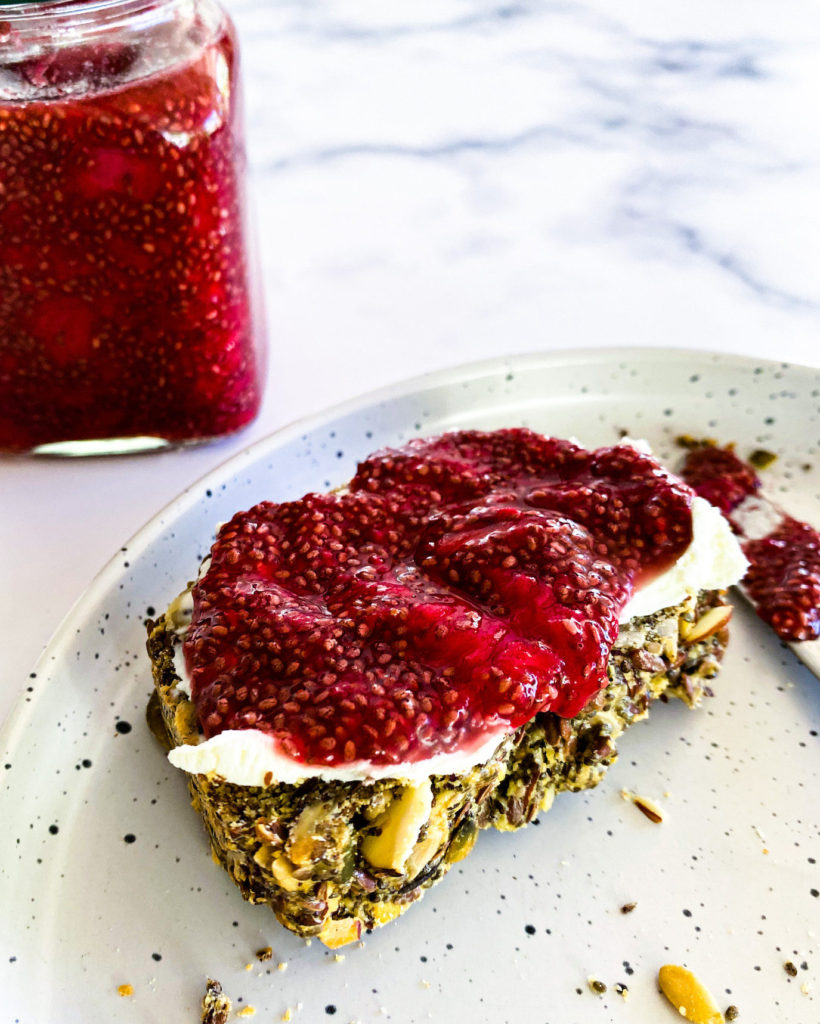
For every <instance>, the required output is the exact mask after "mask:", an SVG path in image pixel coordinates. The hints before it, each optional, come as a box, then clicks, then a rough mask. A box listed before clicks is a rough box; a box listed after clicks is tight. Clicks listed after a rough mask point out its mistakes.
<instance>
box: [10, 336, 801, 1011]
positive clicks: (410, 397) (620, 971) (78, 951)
mask: <svg viewBox="0 0 820 1024" xmlns="http://www.w3.org/2000/svg"><path fill="white" fill-rule="evenodd" d="M818 396H820V373H818V372H817V371H813V370H808V369H804V368H799V367H789V366H783V365H779V364H774V363H768V364H765V365H761V364H758V363H753V362H751V361H747V360H744V359H742V358H735V357H725V356H709V355H704V354H702V353H698V354H696V353H686V352H669V351H666V352H660V351H650V350H633V351H628V352H615V351H612V350H602V351H583V352H573V353H558V354H552V355H536V356H524V357H521V358H518V359H512V360H504V361H496V362H491V363H482V364H478V365H473V366H468V367H464V368H460V369H456V370H451V371H447V372H445V373H440V374H436V375H434V376H430V377H427V378H424V379H421V380H416V381H413V382H410V383H408V384H406V385H402V386H399V387H397V388H394V389H391V390H388V391H385V392H382V393H379V394H376V395H372V396H369V397H366V398H364V399H362V400H359V401H356V402H353V403H349V404H347V405H345V406H342V407H340V408H338V409H335V410H333V411H331V412H330V413H328V414H327V415H326V416H323V417H321V418H317V419H313V420H311V421H309V422H306V423H302V424H298V425H296V426H295V427H291V428H289V429H287V430H284V431H281V432H279V433H278V434H275V435H274V436H272V437H270V438H268V439H266V440H264V441H262V442H260V443H259V444H257V445H255V446H254V447H252V448H251V449H250V450H248V451H247V452H245V453H243V454H241V455H240V456H238V457H237V458H234V459H232V460H231V461H230V462H228V463H227V464H225V465H224V466H222V467H220V468H219V469H217V470H216V471H215V472H214V473H212V474H211V475H210V476H208V477H207V478H206V479H204V480H203V481H201V482H200V483H199V484H197V485H195V486H194V487H193V488H191V489H190V490H188V491H186V492H185V493H184V494H183V495H182V496H181V497H180V498H179V499H178V500H177V501H175V502H174V503H173V504H172V505H170V506H169V507H168V508H166V509H165V510H164V511H163V512H161V513H160V514H159V515H158V516H157V518H156V519H154V520H153V521H152V522H151V523H149V524H148V526H146V527H145V529H144V530H142V531H141V532H140V533H139V534H138V535H137V536H136V537H135V538H134V539H133V540H132V541H131V542H130V543H129V544H128V545H127V546H126V547H124V548H123V549H122V551H121V552H120V553H119V554H118V555H117V556H116V558H115V559H114V560H113V561H112V562H111V563H110V564H109V566H108V567H107V568H106V569H105V570H104V571H103V573H102V574H101V575H100V576H99V577H98V578H97V579H96V580H95V581H94V583H93V584H92V586H91V588H90V590H89V591H88V593H87V594H86V596H85V597H84V598H83V600H82V601H81V602H80V603H79V604H78V605H77V607H76V608H75V609H74V610H73V611H72V613H71V614H70V615H69V617H68V619H67V620H66V621H65V622H64V623H63V625H62V627H61V628H60V630H59V631H58V633H57V635H56V636H55V638H54V639H53V641H52V642H51V644H50V646H49V648H48V650H47V651H46V653H45V654H44V656H43V658H42V660H41V662H40V663H39V665H38V666H37V669H36V672H35V673H34V674H33V676H32V680H31V692H30V693H29V695H28V696H27V698H26V701H25V703H24V704H22V705H21V706H20V707H19V708H18V709H17V711H16V713H15V715H14V716H13V717H12V719H11V720H10V721H9V723H8V724H7V726H6V728H5V730H4V732H3V734H2V738H1V739H0V751H2V754H0V777H1V778H2V793H0V822H2V829H0V919H1V920H2V926H0V1006H2V1013H0V1016H1V1017H2V1019H3V1021H9V1022H12V1021H14V1022H18V1021H19V1022H21V1024H23V1022H25V1024H45V1022H52V1024H56V1022H60V1024H74V1022H77V1024H95V1022H106V1024H109V1022H120V1021H122V1022H130V1024H133V1022H138V1021H140V1022H141V1021H152V1022H153V1021H158V1022H170V1021H173V1022H174V1024H184V1022H186V1021H187V1022H191V1024H193V1022H194V1021H198V1020H199V1014H198V1007H199V1001H200V999H201V996H202V993H203V990H204V983H205V978H206V976H208V975H210V976H211V977H215V978H218V979H219V980H220V981H221V982H222V984H223V986H224V988H225V990H226V992H227V993H228V994H229V995H230V996H231V997H232V999H233V1001H234V1007H235V1008H236V1009H239V1010H242V1009H243V1008H245V1007H247V1008H248V1009H247V1011H246V1012H247V1016H248V1017H249V1018H250V1017H252V1016H253V1014H252V1011H251V1009H250V1008H251V1007H253V1008H255V1019H258V1020H260V1021H266V1022H270V1021H278V1020H280V1019H283V1015H285V1014H286V1011H287V1010H288V1008H290V1010H291V1013H292V1015H293V1020H294V1021H305V1022H310V1024H316V1022H320V1021H324V1020H328V1021H329V1020H331V1019H333V1020H334V1021H342V1022H345V1024H347V1022H350V1021H368V1022H369V1021H379V1020H388V1021H394V1022H401V1024H410V1022H415V1021H418V1022H421V1021H428V1020H433V1021H448V1022H449V1021H454V1022H455V1021H470V1022H475V1024H479V1022H493V1024H502V1022H505V1021H509V1022H512V1021H515V1022H523V1021H526V1022H533V1024H597V1022H606V1021H624V1022H626V1021H629V1022H630V1024H649V1022H651V1024H660V1022H663V1021H667V1020H668V1021H669V1022H670V1024H672V1022H673V1021H674V1020H676V1019H679V1018H678V1017H677V1014H676V1013H675V1011H674V1010H673V1009H672V1008H671V1007H670V1006H669V1005H668V1004H667V1003H666V1002H665V1000H664V999H663V997H662V996H660V995H659V994H658V990H657V986H656V976H657V971H658V968H659V967H660V966H661V965H662V964H664V963H667V962H674V963H682V964H685V965H687V966H688V967H690V968H691V969H692V970H694V971H695V972H696V973H697V975H699V976H700V977H701V978H702V980H703V981H704V982H705V983H706V984H707V985H708V986H709V987H710V988H711V990H712V992H713V993H714V995H715V997H716V998H717V1001H718V1003H719V1004H720V1005H721V1006H722V1007H724V1008H725V1007H727V1006H729V1005H730V1004H735V1005H736V1006H738V1007H739V1009H740V1013H741V1017H740V1019H741V1020H749V1021H788V1022H789V1024H817V1021H818V1020H820V1002H818V996H817V994H816V992H817V990H820V977H818V973H820V957H819V956H818V950H817V937H816V932H817V930H818V926H820V898H819V897H818V890H820V868H819V867H818V864H817V861H818V859H820V833H819V832H818V825H819V824H820V809H819V808H820V805H818V792H820V741H818V729H820V683H818V681H817V680H816V679H815V678H814V677H812V676H810V675H809V674H808V672H807V671H806V670H805V669H803V668H802V667H801V666H800V665H799V663H798V662H797V661H796V659H795V658H794V656H793V655H792V654H791V652H790V651H788V650H787V649H785V648H783V647H782V646H781V645H780V644H779V643H778V642H777V641H776V640H775V639H774V638H773V637H772V636H771V635H770V634H769V633H768V632H767V630H766V629H765V628H764V627H763V626H762V625H760V624H759V623H758V622H757V621H756V620H755V619H754V618H753V617H752V616H751V615H750V614H748V613H747V612H746V611H745V609H739V611H738V613H737V614H736V616H735V620H736V621H735V624H734V636H733V640H732V644H731V647H730V650H729V653H728V656H727V659H726V664H725V668H724V671H723V673H722V675H721V677H720V678H719V680H718V682H717V685H716V686H715V691H716V692H715V697H714V698H713V699H711V700H710V701H709V702H708V703H707V705H706V707H704V708H703V709H702V710H701V711H699V712H697V713H692V712H688V711H687V710H686V709H685V708H684V707H682V706H678V705H677V704H670V705H668V706H663V705H662V706H659V707H657V708H656V709H655V710H654V712H653V714H652V716H651V719H650V721H649V722H648V723H646V724H642V725H639V726H637V727H635V728H634V729H633V730H631V731H630V733H629V734H628V735H627V736H626V737H625V739H624V741H623V742H622V744H621V758H620V761H619V762H618V764H617V765H616V766H615V767H614V768H613V770H612V771H611V772H610V774H609V776H608V778H607V779H606V781H605V782H604V783H603V784H602V785H601V786H600V787H599V788H598V789H597V790H595V791H593V792H590V793H587V794H582V795H570V794H567V795H564V796H561V797H559V798H558V800H557V801H556V804H555V807H554V808H553V810H552V811H551V812H550V813H549V814H548V815H542V817H541V820H540V821H538V822H537V823H536V824H535V825H533V826H531V827H529V828H527V829H525V830H524V831H522V832H519V833H517V834H514V835H510V834H484V835H482V836H481V839H480V841H479V843H478V845H477V847H476V849H475V850H474V851H473V853H472V854H471V855H470V857H469V858H467V860H466V861H465V862H464V863H463V864H460V865H458V866H457V867H456V868H455V869H454V870H453V871H452V872H451V873H450V875H449V876H448V877H447V878H446V879H445V881H444V882H443V883H442V884H441V885H439V886H438V887H437V888H435V889H434V890H433V891H431V892H430V893H428V894H427V896H426V897H425V899H424V900H423V901H422V902H421V903H420V904H417V905H416V906H414V907H412V908H411V909H410V910H409V911H408V913H407V914H406V915H405V916H404V917H403V918H402V919H401V920H399V921H398V922H396V923H394V924H392V925H390V926H389V927H387V928H384V929H382V930H380V931H379V932H376V933H374V934H373V935H371V936H368V937H367V938H366V939H365V941H364V942H363V943H362V944H361V945H359V946H353V947H352V948H349V949H346V950H345V951H344V955H343V956H334V954H333V953H331V952H328V951H327V950H326V949H325V948H324V947H323V946H321V945H320V944H319V943H318V942H313V943H312V944H311V945H307V944H306V943H305V942H303V941H302V940H300V939H297V938H295V937H294V936H292V935H290V934H289V933H287V932H286V931H284V930H283V929H282V928H281V927H280V926H279V925H278V924H277V922H276V920H275V918H274V917H273V915H272V914H271V913H270V912H269V911H268V910H266V909H265V908H263V907H251V906H249V905H247V904H245V903H243V901H242V899H241V897H240V895H239V893H238V891H237V890H236V889H235V888H234V886H233V884H232V883H231V882H230V881H229V879H228V877H227V875H226V874H225V873H224V871H223V870H222V869H221V868H220V867H218V866H217V865H216V864H214V863H213V861H212V860H211V857H210V854H209V851H208V848H207V843H206V841H205V837H204V834H203V831H202V827H201V825H200V822H199V819H198V818H197V816H196V815H195V814H194V812H193V811H192V810H191V808H190V807H189V805H188V800H187V796H186V787H185V784H184V779H183V778H182V776H181V775H180V774H178V773H177V772H176V771H175V770H173V769H172V768H170V766H169V765H168V764H167V762H166V760H165V757H164V754H163V753H162V751H161V750H160V749H159V748H158V746H157V745H156V743H155V741H154V740H153V738H152V736H151V735H150V733H149V732H148V729H147V727H146V725H145V723H144V718H143V709H144V706H145V702H146V698H147V695H148V692H149V689H150V673H149V668H148V662H147V658H146V656H145V655H144V651H143V626H142V620H143V618H144V617H145V616H146V615H148V614H151V612H152V606H153V608H161V607H162V606H163V605H164V603H165V602H167V601H168V600H169V599H170V598H171V597H172V596H173V595H174V594H175V593H176V592H177V590H178V589H179V587H180V585H181V584H183V583H184V582H185V581H186V580H187V579H188V578H189V577H190V576H191V575H192V574H193V572H194V571H195V569H196V566H197V564H198V561H199V559H200V557H201V556H202V555H203V553H204V552H205V551H206V550H207V549H208V546H209V544H210V541H211V538H212V533H213V529H214V525H215V524H216V523H217V522H218V521H220V520H224V519H226V518H227V517H228V516H230V514H231V513H232V512H233V511H235V510H236V509H237V508H240V507H246V506H248V505H250V504H252V503H253V502H256V501H257V500H259V499H261V498H272V499H282V498H286V497H295V496H299V495H301V494H302V493H304V492H305V491H307V490H310V489H324V488H327V487H329V486H331V485H335V484H339V483H341V482H343V481H344V480H345V479H346V478H348V477H349V476H350V475H351V474H352V472H353V469H354V466H355V463H356V460H357V459H358V458H359V457H361V456H364V455H365V454H366V453H367V452H368V451H369V450H371V449H373V448H376V447H378V446H380V445H383V444H392V443H395V442H398V441H401V440H403V439H406V438H409V437H411V436H413V435H417V434H422V433H433V432H438V431H441V430H445V429H449V428H454V427H461V426H477V427H496V426H502V425H517V424H526V425H529V426H532V427H534V428H536V429H538V430H541V431H544V432H549V433H553V434H558V435H564V436H566V435H576V436H578V437H579V438H581V439H582V440H583V441H584V442H585V443H588V444H602V443H609V442H611V441H613V440H614V439H615V438H616V437H617V436H618V434H619V432H620V431H621V430H627V431H628V432H629V433H630V434H631V435H633V436H637V437H646V438H648V439H649V440H650V441H651V442H652V444H653V445H654V446H655V448H656V450H657V451H658V452H659V454H660V455H661V457H663V458H665V459H668V460H672V459H674V446H673V441H672V439H673V438H674V437H675V435H677V434H679V433H681V432H689V433H693V434H697V435H704V434H707V435H713V436H715V437H718V438H721V439H723V440H736V441H737V442H738V444H739V446H740V449H741V451H748V450H749V449H751V448H755V447H765V448H769V449H772V450H773V451H775V452H777V453H778V454H779V456H780V458H779V459H778V461H777V463H776V464H775V466H774V467H773V468H772V469H771V470H769V471H767V475H768V478H769V480H770V490H771V491H773V492H775V493H777V492H778V491H780V492H782V495H781V497H782V501H783V503H784V504H787V505H788V506H789V507H790V508H791V509H792V510H793V511H794V512H795V513H796V514H798V515H801V516H803V517H805V518H814V519H815V520H816V521H817V520H820V457H818V452H820V411H819V410H818V405H820V397H818ZM622 787H626V788H629V789H632V790H636V791H639V792H640V793H642V794H644V795H646V796H648V797H650V798H652V799H653V800H655V801H656V802H657V803H659V804H660V805H661V806H662V807H663V809H664V812H665V815H666V818H665V820H664V822H663V823H662V824H661V825H654V824H652V823H651V822H649V821H648V820H647V819H646V818H644V817H643V816H642V815H641V814H640V813H639V812H638V810H637V809H636V808H635V807H634V806H633V805H632V804H627V803H624V802H623V801H622V800H621V799H619V791H620V789H621V788H622ZM629 903H635V904H636V906H635V909H634V910H633V911H632V912H631V913H629V914H624V913H623V912H622V910H621V908H622V907H623V906H624V905H625V904H629ZM813 929H814V931H813ZM264 946H272V947H273V951H274V952H273V959H272V960H269V961H267V962H260V961H258V960H257V959H256V958H255V956H254V953H255V951H256V950H258V949H260V948H261V947H264ZM787 961H788V962H791V963H793V964H794V965H795V966H796V976H795V977H791V976H790V975H789V973H787V971H786V970H785V969H784V963H786V962H787ZM590 978H594V979H597V980H599V981H601V982H603V983H604V984H605V985H606V986H607V991H606V993H605V994H603V995H596V994H594V993H593V992H592V991H591V990H590V988H589V987H588V979H590ZM126 984H127V985H130V986H132V988H133V994H131V995H125V996H120V995H118V991H117V989H118V986H120V985H126ZM616 986H624V989H623V994H618V991H617V988H616ZM627 989H628V995H627ZM625 999H626V1003H624V1000H625ZM240 1019H241V1015H240Z"/></svg>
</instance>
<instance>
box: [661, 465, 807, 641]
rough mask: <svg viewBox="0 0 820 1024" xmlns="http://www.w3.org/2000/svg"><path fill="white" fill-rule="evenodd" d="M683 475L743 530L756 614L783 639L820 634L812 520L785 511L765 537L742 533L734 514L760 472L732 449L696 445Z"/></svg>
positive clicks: (746, 579)
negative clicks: (805, 521)
mask: <svg viewBox="0 0 820 1024" xmlns="http://www.w3.org/2000/svg"><path fill="white" fill-rule="evenodd" d="M681 475H682V477H683V479H684V480H686V481H687V483H689V484H690V486H691V487H692V488H693V489H694V490H695V491H696V492H697V493H698V494H700V495H701V497H704V498H706V499H707V500H708V501H711V503H712V504H713V505H716V506H717V507H718V508H719V509H720V510H721V511H722V512H723V514H724V515H725V516H726V518H727V519H728V520H729V523H730V524H731V526H732V528H733V529H734V531H735V532H736V533H737V534H738V535H739V538H740V541H741V547H742V548H743V553H744V555H745V556H746V557H747V558H748V560H749V563H750V565H749V570H748V572H747V573H746V576H745V577H744V579H743V585H744V587H745V589H746V592H747V593H748V595H749V597H750V598H751V599H752V602H753V603H754V606H755V609H756V611H757V614H758V615H759V616H760V617H761V619H763V620H764V621H765V622H768V623H769V624H770V625H771V626H772V627H773V628H774V630H775V632H776V633H777V635H778V636H779V637H780V638H781V639H782V640H788V641H795V640H816V639H817V638H818V637H820V534H818V532H817V530H816V529H815V528H814V527H813V526H810V525H809V524H808V523H802V522H800V521H799V520H797V519H793V518H792V517H791V516H788V515H785V514H783V515H782V518H781V520H780V522H779V523H778V525H777V526H776V527H775V529H773V530H772V531H771V533H769V534H768V535H767V536H765V537H761V538H758V539H754V540H751V539H748V538H744V536H743V529H742V526H741V524H740V522H739V521H738V520H737V519H736V518H734V517H733V512H735V511H736V510H737V509H738V507H739V506H740V504H741V503H742V502H743V500H744V499H745V498H748V497H752V496H754V495H755V494H756V492H757V491H758V490H759V489H760V480H759V478H758V477H757V474H756V473H755V471H754V470H753V469H752V467H751V466H749V465H748V464H747V463H745V462H743V461H742V460H741V459H739V458H738V457H737V455H735V453H734V452H733V451H732V450H731V449H728V448H713V447H705V448H697V449H695V450H693V451H691V452H689V453H688V454H687V456H686V460H685V462H684V466H683V470H682V472H681Z"/></svg>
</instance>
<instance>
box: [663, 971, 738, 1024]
mask: <svg viewBox="0 0 820 1024" xmlns="http://www.w3.org/2000/svg"><path fill="white" fill-rule="evenodd" d="M658 985H659V987H660V990H661V992H663V994H664V995H665V996H666V998H667V999H668V1000H669V1002H670V1003H671V1004H672V1005H673V1006H674V1007H675V1009H676V1010H677V1011H678V1013H679V1014H680V1015H681V1017H685V1018H686V1019H687V1020H688V1021H691V1022H692V1024H723V1014H722V1013H721V1012H720V1010H719V1009H718V1006H717V1003H716V1002H715V1000H714V998H713V996H712V993H711V992H710V991H709V989H708V988H706V986H705V985H704V984H703V982H701V981H699V980H698V978H696V977H695V975H694V974H693V973H692V972H691V971H690V970H687V969H686V968H685V967H680V966H679V965H678V964H665V965H664V966H663V967H661V969H660V970H659V971H658Z"/></svg>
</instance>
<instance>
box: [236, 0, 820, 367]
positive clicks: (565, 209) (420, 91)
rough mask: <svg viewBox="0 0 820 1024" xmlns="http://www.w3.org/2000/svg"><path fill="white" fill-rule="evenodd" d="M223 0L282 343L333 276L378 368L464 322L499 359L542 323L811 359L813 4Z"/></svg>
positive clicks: (555, 336) (297, 331)
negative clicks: (241, 60)
mask: <svg viewBox="0 0 820 1024" xmlns="http://www.w3.org/2000/svg"><path fill="white" fill-rule="evenodd" d="M229 8H230V10H231V12H232V14H233V16H234V18H235V20H236V22H237V25H238V27H239V31H240V35H241V40H242V44H243V51H244V55H245V71H246V84H247V92H248V116H249V124H250V131H249V139H250V157H251V164H252V168H253V180H254V184H255V189H256V193H257V201H258V205H259V209H260V224H261V226H262V237H263V257H264V261H265V267H266V273H267V275H268V280H269V297H270V298H269V302H270V308H271V314H272V321H273V323H272V327H273V330H274V333H277V332H279V330H280V328H284V330H285V334H286V336H287V338H295V339H298V340H299V341H304V342H306V343H308V342H309V341H310V338H311V333H312V332H314V331H315V330H316V329H317V328H318V329H322V326H323V324H322V323H321V322H317V317H316V313H315V311H314V310H308V309H306V308H305V307H304V303H305V296H306V294H316V293H317V292H318V291H320V290H321V293H322V296H323V303H324V307H323V308H324V314H325V315H326V316H327V317H332V318H333V323H334V325H335V329H336V330H337V331H338V333H339V335H340V336H341V337H350V338H353V339H355V341H353V342H352V343H351V344H352V345H353V347H354V348H355V349H356V350H357V351H358V352H359V353H360V354H361V355H363V356H366V357H367V358H366V361H367V363H368V364H369V371H370V372H372V373H373V375H374V376H375V375H376V373H377V372H378V369H379V367H381V366H384V365H385V364H386V363H387V361H388V360H389V359H390V355H389V350H390V348H391V346H392V347H393V350H394V351H395V350H399V351H404V350H407V349H409V348H411V347H412V348H413V349H414V350H416V351H419V350H420V351H421V352H422V353H423V355H424V357H430V358H432V359H433V360H434V361H435V362H436V364H437V365H443V364H444V363H446V362H447V361H448V360H447V359H446V353H447V352H448V351H453V350H454V349H455V348H456V346H457V344H458V341H457V339H458V338H459V337H460V336H462V335H463V334H468V335H469V336H470V337H471V339H472V343H473V348H472V350H473V352H475V353H476V354H484V355H491V354H495V353H497V352H498V351H499V348H500V347H501V348H504V350H507V351H516V350H519V351H520V350H522V349H523V350H526V349H535V348H540V347H543V345H544V328H545V325H547V324H548V325H550V342H551V343H553V344H558V343H561V344H565V345H586V344H600V343H604V344H606V343H613V344H627V343H629V344H633V343H638V344H654V343H658V341H666V342H668V343H670V344H676V345H687V346H694V347H704V348H722V349H729V350H735V351H739V352H743V351H748V347H749V344H748V339H749V337H750V334H754V335H755V336H756V337H760V339H761V342H762V345H763V347H764V348H765V349H768V348H769V347H770V346H771V350H772V352H774V351H777V352H778V353H782V354H784V355H785V356H786V357H787V358H791V359H793V360H795V361H803V362H809V363H811V362H816V360H817V356H816V355H815V353H814V348H815V344H814V338H815V335H816V332H817V326H818V313H819V312H820V284H818V281H817V278H816V275H815V274H814V273H813V272H812V269H811V268H812V267H813V265H814V263H815V262H816V257H817V256H818V255H820V226H819V225H818V221H817V218H816V217H815V218H812V217H811V215H810V211H811V210H812V209H814V210H817V206H818V202H817V189H816V187H815V184H814V179H815V177H816V174H817V165H818V159H820V152H818V143H817V141H816V139H815V138H814V137H813V133H811V132H809V131H808V130H807V129H806V126H807V125H808V124H810V123H811V120H810V119H813V118H814V117H816V114H815V115H812V114H811V111H810V107H811V104H812V101H811V100H810V97H811V95H812V91H813V89H814V87H815V85H816V84H817V78H818V73H817V71H816V67H815V66H813V58H815V57H817V56H818V46H820V40H818V35H820V33H819V32H818V29H819V28H820V25H818V24H817V23H815V24H812V23H811V20H810V19H809V21H808V23H807V20H806V19H805V17H804V14H805V11H804V9H801V8H800V7H799V5H794V4H786V5H778V8H777V10H776V11H775V10H774V9H773V8H770V9H768V10H763V9H756V10H754V11H749V10H748V7H747V5H744V4H741V3H739V2H730V3H728V4H722V5H721V6H720V10H719V11H717V10H715V9H714V8H713V7H712V5H709V4H706V3H704V2H703V0H696V2H695V3H692V4H689V5H686V8H685V9H675V10H672V11H670V10H668V9H667V10H666V11H661V10H660V9H656V6H655V5H652V4H649V3H646V2H640V0H629V2H627V3H625V4H622V5H619V7H618V9H617V14H615V13H613V10H612V9H611V8H610V7H609V5H605V4H603V3H600V2H594V3H567V2H563V3H545V4H536V3H512V4H493V3H463V2H458V0H445V2H440V3H432V2H427V3H418V4H413V5H410V4H390V5H385V4H378V3H368V2H364V0H349V2H344V3H339V4H334V5H333V6H332V8H328V7H327V5H322V4H316V3H296V2H292V3H283V4H277V5H275V6H273V7H271V6H270V5H267V4H264V3H262V2H260V0H230V2H229ZM815 21H817V19H815ZM419 335H422V337H421V338H419ZM385 339H389V340H387V341H386V340H385ZM346 352H349V348H347V349H346ZM340 361H341V354H340ZM450 361H452V360H450ZM340 369H341V371H342V372H343V373H344V369H343V368H341V367H340ZM365 374H366V376H368V375H369V373H368V371H365Z"/></svg>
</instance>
